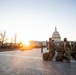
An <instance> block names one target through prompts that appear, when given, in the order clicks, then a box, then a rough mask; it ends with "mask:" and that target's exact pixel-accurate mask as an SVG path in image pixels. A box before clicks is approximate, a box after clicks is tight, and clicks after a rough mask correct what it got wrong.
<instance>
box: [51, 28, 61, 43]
mask: <svg viewBox="0 0 76 75" xmlns="http://www.w3.org/2000/svg"><path fill="white" fill-rule="evenodd" d="M51 38H52V40H54V41H55V42H57V41H61V36H60V34H59V32H58V31H57V28H56V27H55V31H54V32H53V34H52V37H51Z"/></svg>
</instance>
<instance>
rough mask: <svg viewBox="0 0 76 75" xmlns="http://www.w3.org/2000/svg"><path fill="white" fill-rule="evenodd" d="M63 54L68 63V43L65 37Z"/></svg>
mask: <svg viewBox="0 0 76 75" xmlns="http://www.w3.org/2000/svg"><path fill="white" fill-rule="evenodd" d="M64 51H65V53H64V56H65V57H66V62H67V63H70V44H69V42H68V41H67V38H64Z"/></svg>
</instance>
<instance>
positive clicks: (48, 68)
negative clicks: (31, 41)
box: [0, 48, 76, 75]
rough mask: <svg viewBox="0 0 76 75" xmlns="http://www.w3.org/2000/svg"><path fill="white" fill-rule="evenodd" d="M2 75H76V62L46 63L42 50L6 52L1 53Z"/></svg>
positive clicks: (0, 69)
mask: <svg viewBox="0 0 76 75" xmlns="http://www.w3.org/2000/svg"><path fill="white" fill-rule="evenodd" d="M46 51H48V50H46V48H45V49H44V51H43V52H46ZM0 75H76V61H75V60H73V59H71V63H66V62H65V61H63V62H56V61H55V58H54V59H53V61H45V60H43V59H42V53H41V49H33V50H26V51H20V50H16V51H5V52H0Z"/></svg>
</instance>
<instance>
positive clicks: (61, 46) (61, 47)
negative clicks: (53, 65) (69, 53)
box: [56, 41, 64, 61]
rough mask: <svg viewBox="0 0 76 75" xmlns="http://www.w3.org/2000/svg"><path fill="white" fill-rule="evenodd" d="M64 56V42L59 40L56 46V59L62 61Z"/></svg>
mask: <svg viewBox="0 0 76 75" xmlns="http://www.w3.org/2000/svg"><path fill="white" fill-rule="evenodd" d="M63 57H64V43H63V41H61V42H60V43H59V46H58V50H57V56H56V61H63Z"/></svg>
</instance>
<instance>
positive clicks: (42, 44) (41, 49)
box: [41, 42, 43, 53]
mask: <svg viewBox="0 0 76 75" xmlns="http://www.w3.org/2000/svg"><path fill="white" fill-rule="evenodd" d="M41 53H43V43H42V42H41Z"/></svg>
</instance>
